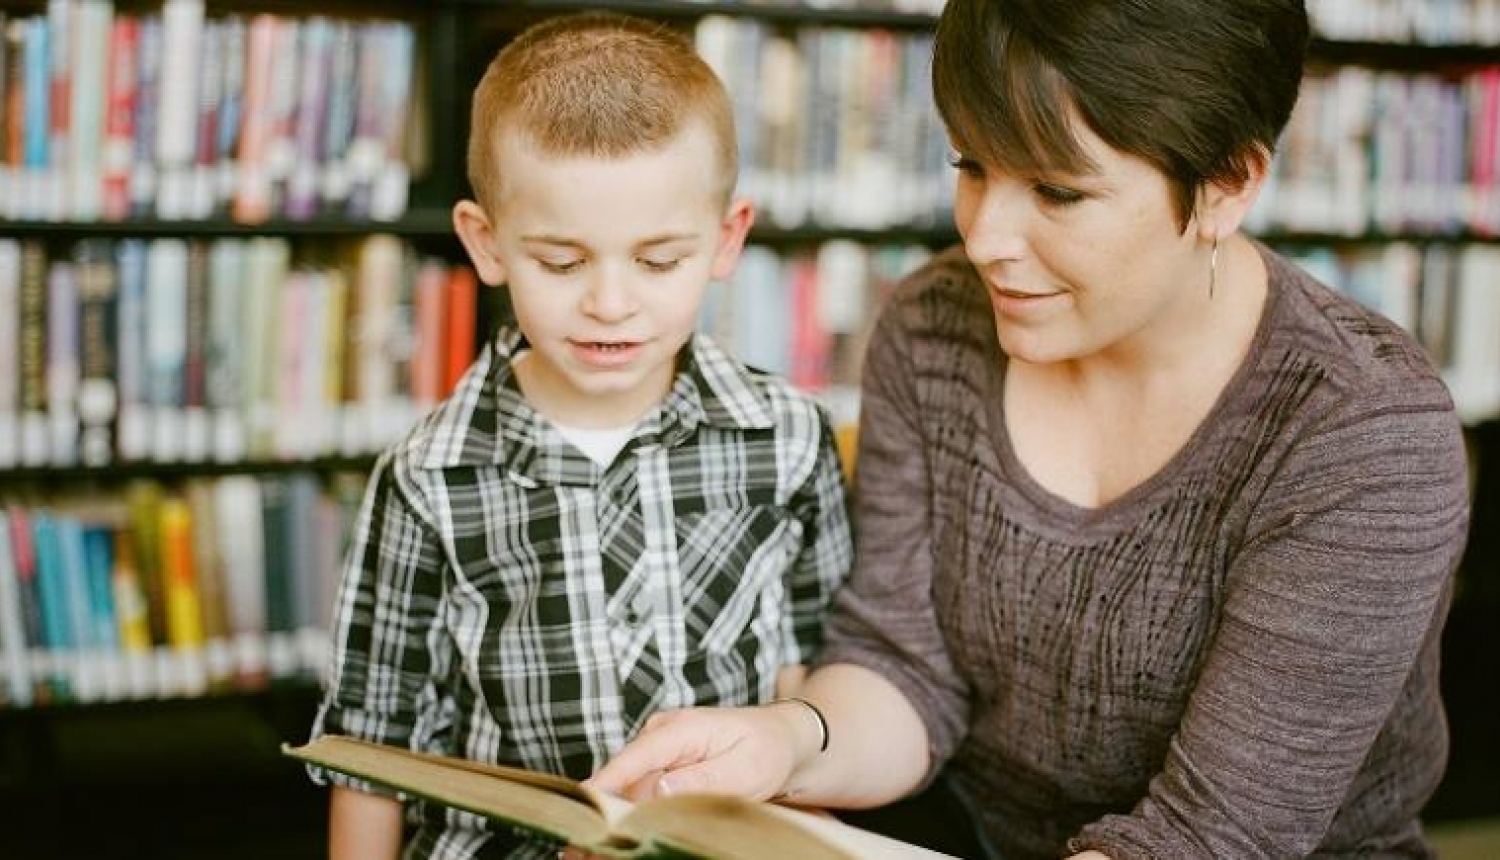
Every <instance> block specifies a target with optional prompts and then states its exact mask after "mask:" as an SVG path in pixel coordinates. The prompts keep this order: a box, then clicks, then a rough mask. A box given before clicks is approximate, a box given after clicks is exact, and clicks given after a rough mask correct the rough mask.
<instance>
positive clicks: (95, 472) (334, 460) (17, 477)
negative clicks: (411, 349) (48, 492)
mask: <svg viewBox="0 0 1500 860" xmlns="http://www.w3.org/2000/svg"><path fill="white" fill-rule="evenodd" d="M374 465H375V456H374V455H373V454H371V455H362V456H356V457H320V458H317V459H313V460H242V461H238V462H232V463H216V462H205V463H156V462H140V463H114V464H111V465H108V466H28V467H23V468H15V469H0V485H4V484H10V483H28V482H36V481H48V482H57V481H68V482H84V481H93V482H100V483H107V482H112V481H125V480H131V479H134V478H163V479H168V478H189V477H199V476H205V475H208V476H217V475H264V474H279V473H285V472H368V471H370V468H371V467H373V466H374Z"/></svg>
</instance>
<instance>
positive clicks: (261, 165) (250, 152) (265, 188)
mask: <svg viewBox="0 0 1500 860" xmlns="http://www.w3.org/2000/svg"><path fill="white" fill-rule="evenodd" d="M278 27H279V24H278V22H277V19H276V18H275V16H272V15H256V16H255V17H254V18H252V19H251V20H250V25H249V28H248V35H247V37H246V42H247V47H246V53H245V87H244V101H243V105H244V107H243V120H242V122H241V124H240V142H239V181H238V183H237V184H236V187H235V195H234V205H233V207H232V210H231V211H232V213H233V216H234V219H235V220H236V221H240V222H243V223H246V224H256V223H260V222H262V221H265V220H266V219H267V218H269V217H270V216H271V178H270V174H269V173H268V169H267V165H266V150H267V149H268V148H269V146H270V136H271V127H270V100H271V69H272V66H273V64H274V63H275V62H276V58H275V56H274V52H275V50H276V47H277V45H276V31H277V29H278Z"/></svg>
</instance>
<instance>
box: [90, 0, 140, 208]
mask: <svg viewBox="0 0 1500 860" xmlns="http://www.w3.org/2000/svg"><path fill="white" fill-rule="evenodd" d="M139 50H140V30H139V23H138V21H137V20H136V19H135V18H133V17H120V18H116V19H115V21H114V24H113V25H112V26H111V29H110V37H109V64H108V68H109V82H108V84H107V85H106V88H107V93H108V95H107V97H106V102H105V104H106V107H105V120H104V148H103V150H102V152H101V153H100V172H101V174H102V176H101V183H102V189H101V192H100V193H101V195H102V199H101V200H100V215H101V216H102V217H103V218H104V220H106V221H122V220H124V219H125V218H127V217H129V215H130V173H131V162H132V160H133V152H132V146H133V143H132V142H133V141H134V139H135V112H136V88H137V86H138V81H137V74H136V72H137V70H136V55H137V52H138V51H139Z"/></svg>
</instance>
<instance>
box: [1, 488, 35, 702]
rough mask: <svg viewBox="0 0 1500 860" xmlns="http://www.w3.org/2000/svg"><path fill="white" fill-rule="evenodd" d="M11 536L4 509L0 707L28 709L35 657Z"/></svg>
mask: <svg viewBox="0 0 1500 860" xmlns="http://www.w3.org/2000/svg"><path fill="white" fill-rule="evenodd" d="M10 535H11V529H10V515H9V512H8V511H5V510H4V509H0V678H3V686H0V695H3V696H4V699H3V702H0V704H3V705H5V706H8V707H21V708H24V707H26V706H28V705H30V704H31V702H32V689H31V684H32V680H31V655H30V644H29V643H28V642H27V641H26V622H25V618H24V616H23V615H22V608H21V574H20V571H19V570H18V569H17V566H16V553H15V550H14V548H13V547H12V546H11V539H10Z"/></svg>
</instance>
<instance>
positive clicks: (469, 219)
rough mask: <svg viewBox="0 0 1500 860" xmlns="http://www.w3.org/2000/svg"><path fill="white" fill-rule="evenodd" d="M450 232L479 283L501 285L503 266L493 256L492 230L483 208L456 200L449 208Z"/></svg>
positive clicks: (503, 275) (497, 257)
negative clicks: (472, 268) (456, 237)
mask: <svg viewBox="0 0 1500 860" xmlns="http://www.w3.org/2000/svg"><path fill="white" fill-rule="evenodd" d="M453 232H455V233H457V234H458V240H459V241H460V242H462V243H463V246H464V250H465V251H467V252H468V254H469V261H470V262H472V263H473V264H474V271H476V272H478V273H479V280H481V281H483V282H484V283H486V284H488V285H490V286H492V287H498V286H500V285H501V284H503V283H505V264H504V263H502V262H501V261H500V258H499V256H497V255H496V253H495V228H494V225H493V224H491V223H490V217H489V215H488V214H486V213H485V211H484V207H482V206H480V205H479V204H478V203H475V202H474V201H473V200H460V201H459V202H458V203H457V204H455V205H454V207H453Z"/></svg>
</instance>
